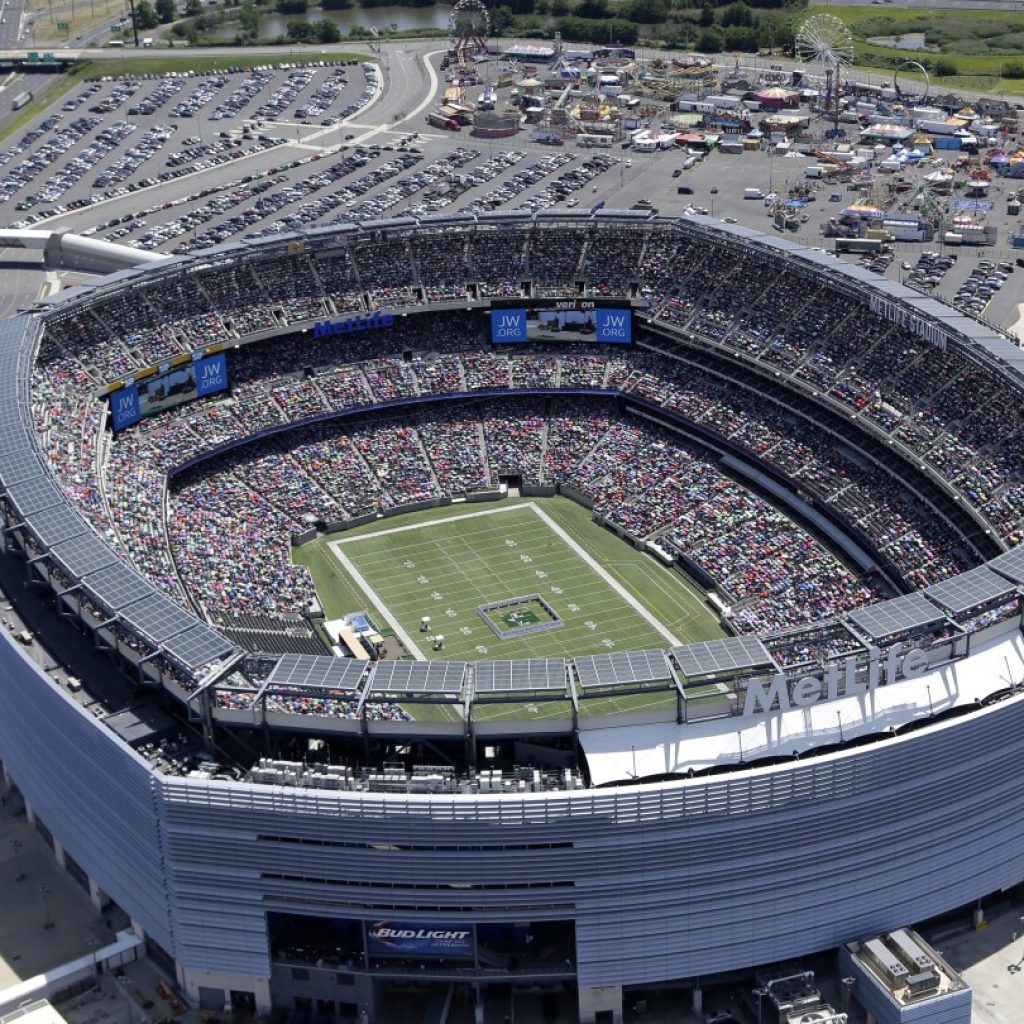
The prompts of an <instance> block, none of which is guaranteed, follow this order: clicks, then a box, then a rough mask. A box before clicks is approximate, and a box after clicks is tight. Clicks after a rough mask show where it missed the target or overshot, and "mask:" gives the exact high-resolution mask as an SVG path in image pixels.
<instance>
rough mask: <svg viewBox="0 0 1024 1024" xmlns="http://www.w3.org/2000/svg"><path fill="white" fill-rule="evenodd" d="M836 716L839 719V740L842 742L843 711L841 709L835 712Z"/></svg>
mask: <svg viewBox="0 0 1024 1024" xmlns="http://www.w3.org/2000/svg"><path fill="white" fill-rule="evenodd" d="M836 718H837V719H838V720H839V742H840V743H842V742H843V713H842V711H837V712H836Z"/></svg>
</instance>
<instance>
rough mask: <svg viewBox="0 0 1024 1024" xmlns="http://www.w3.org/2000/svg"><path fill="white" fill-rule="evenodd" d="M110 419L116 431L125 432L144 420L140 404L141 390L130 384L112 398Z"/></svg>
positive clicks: (116, 392)
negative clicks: (125, 429)
mask: <svg viewBox="0 0 1024 1024" xmlns="http://www.w3.org/2000/svg"><path fill="white" fill-rule="evenodd" d="M110 417H111V425H112V426H113V428H114V430H115V431H116V430H124V428H125V427H130V426H131V425H132V424H133V423H138V422H139V420H141V419H142V406H141V405H140V404H139V389H138V388H137V387H136V386H135V385H134V384H129V385H128V387H126V388H121V390H120V391H115V392H114V393H113V394H112V395H111V396H110Z"/></svg>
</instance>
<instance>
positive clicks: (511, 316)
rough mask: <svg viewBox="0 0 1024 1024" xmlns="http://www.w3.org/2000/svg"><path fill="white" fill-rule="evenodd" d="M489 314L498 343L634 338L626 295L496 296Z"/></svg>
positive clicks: (605, 341)
mask: <svg viewBox="0 0 1024 1024" xmlns="http://www.w3.org/2000/svg"><path fill="white" fill-rule="evenodd" d="M490 316H491V341H492V342H493V343H494V344H495V345H508V344H517V343H518V344H522V343H525V342H531V341H544V342H552V341H555V342H557V341H564V342H566V343H574V344H578V343H580V342H598V343H599V344H602V345H629V344H631V343H632V341H633V310H632V309H631V308H630V306H629V301H628V300H626V299H532V300H531V299H494V300H492V301H491V310H490Z"/></svg>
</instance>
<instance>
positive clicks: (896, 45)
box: [345, 11, 928, 50]
mask: <svg viewBox="0 0 1024 1024" xmlns="http://www.w3.org/2000/svg"><path fill="white" fill-rule="evenodd" d="M345 13H346V14H349V13H351V12H350V11H346V12H345ZM868 42H869V43H873V44H874V45H875V46H891V47H893V49H896V50H927V49H928V44H927V43H926V42H925V40H924V33H923V32H907V33H906V34H905V35H902V36H872V37H871V38H870V39H868Z"/></svg>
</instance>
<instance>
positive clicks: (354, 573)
mask: <svg viewBox="0 0 1024 1024" xmlns="http://www.w3.org/2000/svg"><path fill="white" fill-rule="evenodd" d="M331 547H334V545H333V544H332V545H331ZM334 555H335V557H336V558H337V559H338V561H339V562H341V564H342V565H343V566H345V570H346V571H347V572H348V573H349V575H350V576H351V577H352V579H354V580H355V581H356V583H358V584H359V586H360V587H362V589H363V593H364V594H366V596H367V597H368V598H369V599H370V600H371V601H372V602H373V603H374V604H375V605H376V606H377V607H378V608H379V609H380V610H381V612H383V613H384V614H385V615H387V616H388V618H389V619H390V620H391V628H392V629H393V630H394V631H395V633H396V635H397V636H398V638H399V640H401V641H402V643H403V644H405V649H406V650H407V651H408V652H409V653H410V654H412V655H414V656H415V657H416V658H417V659H419V660H420V661H426V658H425V657H424V655H423V652H422V651H421V650H420V649H419V647H418V646H417V645H416V641H415V640H413V638H412V637H411V636H409V634H408V633H407V632H406V631H405V630H404V629H403V628H402V624H401V623H400V622H399V621H398V619H397V618H396V617H395V616H394V615H390V614H389V613H388V606H387V605H386V604H385V603H384V602H383V601H382V600H381V599H380V597H379V596H378V595H377V592H376V591H375V590H374V589H373V587H371V586H370V584H369V582H368V581H367V580H366V578H365V577H364V576H363V574H362V573H361V572H360V571H359V570H358V569H357V568H356V567H355V566H354V565H353V564H352V562H351V560H350V559H349V558H348V556H347V555H343V554H342V552H341V547H340V546H338V547H336V548H335V550H334Z"/></svg>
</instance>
